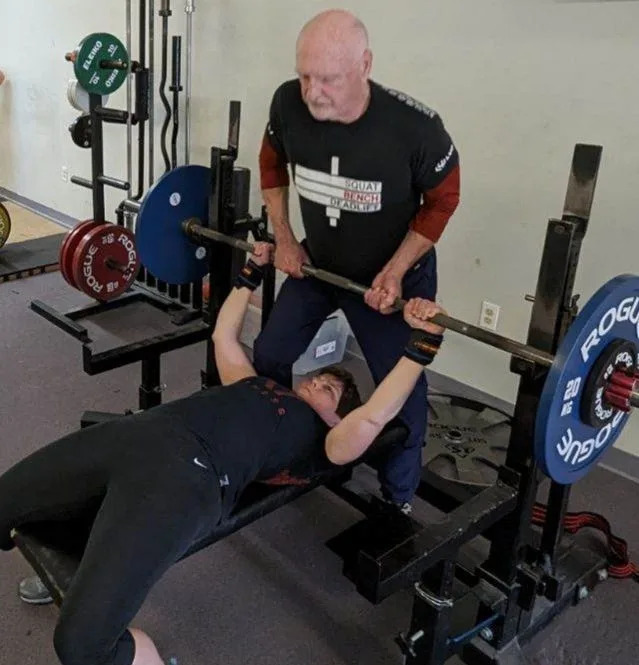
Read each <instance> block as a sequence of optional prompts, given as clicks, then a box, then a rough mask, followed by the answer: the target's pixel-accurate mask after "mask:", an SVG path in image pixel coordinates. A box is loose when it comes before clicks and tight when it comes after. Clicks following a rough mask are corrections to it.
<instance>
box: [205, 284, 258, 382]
mask: <svg viewBox="0 0 639 665" xmlns="http://www.w3.org/2000/svg"><path fill="white" fill-rule="evenodd" d="M251 293H252V292H251V291H250V290H249V289H247V288H246V287H242V288H239V289H238V288H237V287H234V288H233V289H231V293H230V294H229V295H228V297H227V298H226V300H225V301H224V303H223V304H222V307H221V308H220V311H219V313H218V315H217V322H216V324H215V329H214V330H213V335H212V339H213V347H214V351H215V364H216V366H217V371H218V372H219V375H220V380H221V381H222V385H224V386H225V385H228V384H229V383H235V382H236V381H239V380H240V379H245V378H246V377H248V376H256V372H255V369H254V367H253V365H252V364H251V361H250V360H249V359H248V356H247V355H246V353H245V352H244V348H243V347H242V345H241V344H240V340H239V337H240V332H241V330H242V325H243V323H244V316H245V315H246V310H247V308H248V304H249V300H250V298H251Z"/></svg>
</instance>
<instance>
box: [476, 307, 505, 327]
mask: <svg viewBox="0 0 639 665" xmlns="http://www.w3.org/2000/svg"><path fill="white" fill-rule="evenodd" d="M500 309H501V307H500V306H499V305H495V303H492V302H488V301H487V300H484V301H483V302H482V304H481V312H480V313H479V327H480V328H487V329H488V330H497V321H498V320H499V310H500Z"/></svg>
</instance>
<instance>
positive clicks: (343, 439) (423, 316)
mask: <svg viewBox="0 0 639 665" xmlns="http://www.w3.org/2000/svg"><path fill="white" fill-rule="evenodd" d="M440 312H443V310H442V308H441V307H440V306H439V305H437V304H436V303H434V302H430V301H428V300H423V299H421V298H413V299H411V300H409V301H408V303H406V305H405V307H404V319H405V321H406V322H407V323H408V325H409V326H411V328H413V333H412V334H411V339H410V341H409V343H408V345H407V346H406V349H405V351H404V355H403V356H402V357H401V358H400V359H399V360H398V361H397V364H396V365H395V367H393V369H392V370H391V371H390V372H389V373H388V374H387V375H386V377H385V378H384V380H383V381H382V382H381V383H380V384H379V386H377V388H376V389H375V391H374V392H373V394H372V395H371V397H370V398H369V399H368V401H367V402H366V403H364V404H363V405H362V406H360V407H359V408H357V409H355V410H354V411H351V412H350V413H349V414H348V415H347V416H346V417H344V418H343V419H342V420H341V421H340V422H339V423H338V424H337V425H336V426H335V427H333V428H332V429H331V431H330V432H329V433H328V435H327V436H326V441H325V451H326V456H327V457H328V459H329V460H330V461H331V462H332V463H333V464H348V463H349V462H352V461H353V460H355V459H357V458H358V457H360V456H361V455H363V454H364V453H365V452H366V450H368V448H369V446H370V445H371V444H372V443H373V441H374V440H375V438H376V437H377V436H378V434H379V433H380V432H381V430H382V429H383V428H384V426H385V425H386V424H387V423H388V422H389V421H390V420H392V419H393V418H394V417H395V416H396V415H397V414H398V413H399V412H400V411H401V408H402V406H403V405H404V402H406V400H407V399H408V397H409V395H410V394H411V393H412V392H413V389H414V387H415V384H416V383H417V381H418V380H419V377H420V376H421V375H422V372H423V371H424V366H425V365H428V364H430V363H431V362H432V361H433V359H434V357H435V355H436V354H437V351H438V350H439V346H440V344H441V341H442V335H441V333H442V332H443V328H442V327H441V326H438V325H436V324H434V323H432V322H430V320H429V319H431V318H432V317H433V316H434V315H435V314H437V313H440Z"/></svg>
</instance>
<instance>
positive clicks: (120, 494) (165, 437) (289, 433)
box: [0, 243, 442, 665]
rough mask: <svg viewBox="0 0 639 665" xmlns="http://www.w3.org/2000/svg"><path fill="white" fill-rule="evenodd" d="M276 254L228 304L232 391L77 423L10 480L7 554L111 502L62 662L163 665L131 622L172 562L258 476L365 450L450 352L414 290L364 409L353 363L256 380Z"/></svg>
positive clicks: (243, 276)
mask: <svg viewBox="0 0 639 665" xmlns="http://www.w3.org/2000/svg"><path fill="white" fill-rule="evenodd" d="M271 249H272V247H271V246H270V245H268V244H265V243H257V244H256V248H255V253H254V254H253V256H252V257H251V259H250V260H249V261H248V263H247V265H246V266H245V267H244V269H243V270H242V271H241V272H240V275H239V276H238V280H237V282H236V285H235V287H234V288H233V290H232V292H231V293H230V295H229V296H228V298H227V299H226V301H225V303H224V305H223V306H222V308H221V310H220V313H219V316H218V319H217V325H216V327H215V330H214V332H213V340H214V343H215V360H216V363H217V368H218V371H219V374H220V377H221V380H222V386H220V387H215V388H211V389H208V390H202V391H199V392H198V393H196V394H194V395H192V396H190V397H187V398H184V399H181V400H177V401H175V402H172V403H168V404H165V405H162V406H158V407H155V408H153V409H150V410H148V411H145V412H142V413H138V414H134V415H131V416H125V417H122V418H119V419H116V420H113V421H111V422H108V423H103V424H100V425H94V426H92V427H89V428H87V429H82V430H79V431H77V432H74V433H72V434H70V435H68V436H65V437H63V438H61V439H59V440H58V441H55V442H54V443H51V444H50V445H48V446H46V447H44V448H42V449H41V450H39V451H37V452H35V453H34V454H32V455H30V456H29V457H27V458H26V459H25V460H23V461H22V462H20V463H18V464H17V465H16V466H14V467H13V468H11V469H10V470H9V471H7V472H6V473H5V474H4V475H2V476H1V477H0V548H2V549H4V550H10V549H12V548H13V547H14V542H13V541H12V538H11V530H12V529H13V528H14V527H18V526H20V525H22V524H27V523H30V522H38V521H46V520H55V521H60V520H64V519H72V518H74V517H76V516H78V515H79V514H81V513H82V512H83V511H86V509H87V506H90V505H91V506H92V505H99V509H98V511H97V515H96V518H95V521H94V523H93V526H92V528H91V532H90V535H89V538H88V541H87V545H86V549H85V552H84V555H83V557H82V560H81V562H80V565H79V567H78V569H77V573H76V575H75V577H74V578H73V581H72V582H71V584H70V586H69V588H68V590H67V593H66V596H65V598H64V602H63V604H62V607H61V610H60V616H59V620H58V624H57V626H56V629H55V635H54V646H55V650H56V653H57V654H58V657H59V658H60V660H61V661H62V663H63V664H64V665H97V664H98V663H99V664H100V665H132V664H133V665H159V664H161V663H162V661H161V659H160V656H159V655H158V652H157V650H156V648H155V646H154V644H153V642H152V641H151V639H150V638H149V637H148V636H147V635H146V634H145V633H143V632H141V631H140V630H137V629H134V628H130V627H129V626H130V623H131V621H132V620H133V618H134V617H135V615H136V614H137V612H138V610H139V609H140V607H141V605H142V603H143V602H144V600H145V598H146V596H147V594H148V593H149V590H150V589H151V587H152V586H153V585H154V584H155V583H156V582H157V581H158V580H159V579H160V577H161V576H162V575H163V574H164V573H165V571H166V570H167V569H168V568H169V567H170V566H171V565H172V564H173V563H174V562H176V561H177V560H178V559H180V557H181V556H182V555H183V554H184V553H185V552H186V551H187V550H188V549H189V547H190V546H191V545H192V544H193V543H195V542H197V541H198V540H199V539H201V538H202V537H204V536H206V534H207V533H208V532H210V531H211V530H212V529H213V528H214V527H215V526H216V525H217V524H218V523H219V522H220V521H221V520H222V519H224V518H225V517H226V516H228V515H229V513H230V511H231V510H232V508H233V506H234V503H235V502H236V500H237V499H238V498H239V496H240V494H241V493H242V490H243V489H244V488H245V487H246V486H247V485H248V484H249V483H251V482H252V481H255V480H267V479H270V478H273V477H274V476H277V475H278V474H282V473H283V472H286V475H287V476H289V477H292V478H295V477H297V478H304V477H305V478H308V477H311V476H312V475H313V474H315V473H318V472H319V471H321V470H322V469H326V468H327V467H330V466H331V465H343V464H347V463H349V462H351V461H353V460H355V459H357V458H358V457H360V456H361V455H362V454H363V453H364V452H365V451H366V450H367V448H368V447H369V446H370V445H371V443H372V442H373V441H374V439H375V437H376V436H377V435H378V434H379V432H380V431H381V430H382V428H383V427H384V425H385V424H386V423H388V422H389V421H390V420H391V419H392V418H393V417H394V416H396V415H397V413H398V412H399V410H400V408H401V406H402V404H403V403H404V401H405V400H406V398H407V397H408V395H409V394H410V393H411V391H412V390H413V387H414V385H415V383H416V382H417V379H418V378H419V376H420V375H421V373H422V370H423V366H424V365H426V364H428V363H430V362H431V361H432V360H433V357H434V355H435V353H436V352H437V350H438V348H439V345H440V343H441V333H442V328H440V327H439V326H436V325H434V324H432V323H429V322H428V319H429V318H430V317H431V316H433V314H435V313H437V312H439V311H441V309H440V308H439V307H438V306H437V305H435V304H434V303H431V302H428V301H425V300H419V299H415V300H411V301H410V302H409V303H408V304H407V305H406V307H405V309H404V318H405V319H406V321H407V322H408V324H409V325H410V326H411V327H412V328H414V331H413V333H412V335H411V338H410V340H409V341H408V342H407V346H406V351H405V354H404V356H403V357H402V358H400V360H399V361H398V362H397V365H396V366H395V368H394V369H393V370H392V371H391V372H390V374H389V375H388V376H387V377H386V378H385V379H384V381H383V382H382V383H381V384H380V385H379V386H378V387H377V389H376V390H375V392H374V393H373V395H372V396H371V398H370V399H369V400H368V401H367V402H366V403H365V404H363V405H362V404H361V401H360V400H359V395H358V392H357V388H356V387H355V384H354V382H353V379H352V377H351V376H350V375H349V374H348V373H347V372H345V371H343V370H339V369H330V370H325V371H323V372H322V373H320V374H319V375H318V376H315V377H314V378H312V379H305V380H303V381H302V382H301V383H300V384H299V386H298V387H297V388H296V389H295V391H294V392H293V391H290V390H288V389H286V388H283V387H282V386H279V385H277V384H275V383H274V382H273V381H271V380H269V379H267V378H263V377H258V376H256V374H255V371H254V369H253V367H252V366H251V363H250V362H249V360H248V358H247V356H246V354H245V353H244V351H243V349H242V346H241V345H240V343H239V341H238V338H239V332H240V330H241V328H242V322H243V319H244V315H245V312H246V309H247V307H248V303H249V298H250V295H251V291H252V290H253V289H255V288H256V287H257V286H258V285H259V284H260V280H261V273H262V270H261V266H263V265H264V264H265V263H266V262H267V261H269V258H270V253H271ZM347 414H348V415H347ZM96 598H99V599H100V601H99V602H96V600H95V599H96ZM5 632H6V631H5Z"/></svg>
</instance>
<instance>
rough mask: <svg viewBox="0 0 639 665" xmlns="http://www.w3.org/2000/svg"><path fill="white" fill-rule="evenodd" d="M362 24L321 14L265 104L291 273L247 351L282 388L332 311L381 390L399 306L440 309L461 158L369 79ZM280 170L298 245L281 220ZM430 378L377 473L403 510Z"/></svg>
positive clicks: (273, 207) (284, 206)
mask: <svg viewBox="0 0 639 665" xmlns="http://www.w3.org/2000/svg"><path fill="white" fill-rule="evenodd" d="M371 65H372V53H371V51H370V49H369V45H368V35H367V31H366V28H365V26H364V25H363V24H362V22H361V21H360V20H359V19H357V18H356V17H355V16H353V15H352V14H350V13H349V12H346V11H341V10H331V11H327V12H323V13H321V14H319V15H317V16H316V17H314V18H313V19H312V20H310V21H309V22H308V23H307V24H306V25H305V26H304V27H303V29H302V31H301V33H300V35H299V37H298V40H297V46H296V70H297V75H298V77H297V79H294V80H291V81H287V82H285V83H283V84H282V85H281V86H280V87H279V88H278V89H277V90H276V91H275V94H274V96H273V99H272V102H271V107H270V114H269V120H268V124H267V128H266V132H265V135H264V139H263V143H262V148H261V151H260V174H261V187H262V194H263V198H264V202H265V204H266V206H267V209H268V213H269V218H270V220H271V224H272V226H273V231H274V234H275V241H276V246H277V249H276V253H275V265H276V267H277V268H279V269H280V270H282V271H284V272H285V273H287V274H288V277H287V279H286V280H285V282H284V284H283V285H282V288H281V290H280V293H279V295H278V298H277V300H276V303H275V306H274V308H273V311H272V314H271V317H270V319H269V321H268V323H267V325H266V327H265V329H264V330H263V331H262V333H261V334H260V335H259V337H258V338H257V339H256V341H255V346H254V362H255V365H256V368H257V369H258V371H259V372H260V373H262V374H264V375H267V376H270V377H272V378H273V379H275V380H276V381H278V382H280V383H282V384H284V385H289V386H290V384H291V380H292V377H291V368H292V364H293V363H294V362H295V361H296V360H297V358H298V357H299V356H300V355H301V354H302V353H303V352H304V351H305V349H306V348H307V347H308V345H309V343H310V342H311V340H312V339H313V337H314V335H315V333H316V332H317V331H318V329H319V328H320V326H321V325H322V323H323V321H324V320H325V318H326V317H327V316H328V315H329V314H331V313H332V312H333V311H335V310H336V309H341V310H342V311H343V312H344V314H345V316H346V318H347V320H348V322H349V324H350V327H351V329H352V331H353V333H354V334H355V337H356V338H357V341H358V343H359V345H360V347H361V348H362V351H363V353H364V356H365V358H366V361H367V363H368V366H369V368H370V370H371V374H372V376H373V379H374V381H375V382H376V383H377V384H379V383H380V382H381V381H382V379H383V378H384V377H385V376H386V375H387V373H388V372H389V371H390V370H391V368H392V367H393V365H394V364H395V363H396V362H397V359H398V358H399V357H400V355H401V353H402V349H403V348H404V346H405V344H406V341H407V340H408V337H409V335H410V329H409V327H408V326H407V325H406V323H405V322H404V321H403V319H402V316H401V313H399V312H395V311H393V309H392V304H393V302H394V301H395V299H396V298H398V297H403V298H412V297H421V298H427V299H429V300H434V299H435V294H436V290H437V272H436V255H435V243H436V242H437V241H438V239H439V238H440V236H441V235H442V232H443V231H444V228H445V226H446V224H447V222H448V220H449V218H450V217H451V215H452V214H453V212H454V211H455V209H456V208H457V205H458V203H459V158H458V154H457V150H456V148H455V146H454V144H453V142H452V140H451V138H450V136H449V134H448V133H447V131H446V129H445V128H444V124H443V122H442V120H441V118H440V117H439V115H438V114H437V113H436V112H435V111H433V110H432V109H430V108H428V107H427V106H425V105H424V104H422V103H421V102H419V101H417V100H415V99H413V98H412V97H410V96H408V95H407V94H404V93H402V92H399V91H397V90H393V89H390V88H387V87H385V86H383V85H381V84H379V83H377V82H375V81H373V80H371V79H370V78H369V75H370V72H371ZM289 166H290V171H291V175H292V177H293V182H294V185H295V188H296V190H297V193H298V195H299V201H300V207H301V213H302V222H303V226H304V231H305V239H304V240H303V241H302V242H299V241H298V240H297V238H296V237H295V235H294V233H293V231H292V228H291V224H290V219H289V207H288V202H289V182H290V181H289ZM303 263H309V264H312V265H314V266H316V267H319V268H323V269H325V270H329V271H331V272H335V273H338V274H340V275H343V276H344V277H347V278H349V279H352V280H354V281H357V282H360V283H364V284H371V288H370V289H369V290H368V291H367V293H366V295H365V298H364V300H362V299H361V298H360V297H358V296H355V295H353V294H351V293H348V292H346V291H344V290H342V289H340V288H338V287H334V286H331V285H328V284H326V283H323V282H320V281H318V280H316V279H313V278H308V277H306V278H305V277H303V275H302V272H301V266H302V264H303ZM426 390H427V385H426V378H425V376H424V377H422V379H421V381H420V382H419V383H418V384H417V386H416V387H415V390H414V391H413V393H412V395H411V396H410V398H409V399H408V401H407V402H406V404H405V406H404V408H403V409H402V411H401V413H400V417H401V419H402V420H403V421H404V422H405V423H406V425H407V426H408V427H409V429H410V435H409V438H408V440H407V441H406V442H405V445H404V446H403V447H402V448H401V449H398V450H395V451H394V452H392V453H391V454H390V456H389V458H388V459H387V460H386V461H385V463H384V464H383V465H382V466H381V467H380V469H379V479H380V483H381V489H382V494H383V496H384V497H385V498H386V499H387V500H388V501H391V502H393V503H395V504H397V506H398V507H399V508H400V509H401V510H402V511H403V512H410V502H411V500H412V498H413V496H414V493H415V490H416V488H417V486H418V484H419V477H420V471H421V449H422V446H423V440H424V434H425V429H426Z"/></svg>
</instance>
